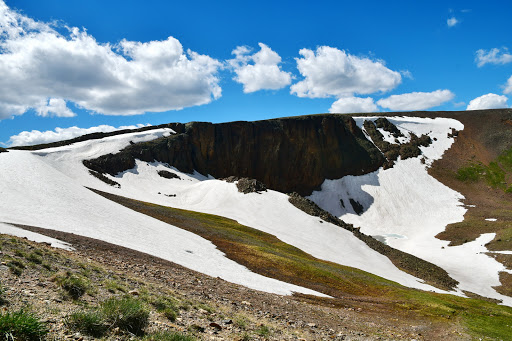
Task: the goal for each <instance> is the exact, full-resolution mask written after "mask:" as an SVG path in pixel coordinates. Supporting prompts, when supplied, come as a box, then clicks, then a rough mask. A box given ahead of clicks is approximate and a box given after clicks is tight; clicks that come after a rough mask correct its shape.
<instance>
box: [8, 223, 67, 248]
mask: <svg viewBox="0 0 512 341" xmlns="http://www.w3.org/2000/svg"><path fill="white" fill-rule="evenodd" d="M0 233H3V234H8V235H10V236H16V237H20V238H27V239H28V240H31V241H33V242H37V243H46V244H50V246H52V247H54V248H58V249H64V250H68V251H73V250H75V248H74V247H73V246H72V245H71V244H69V243H66V242H64V241H62V240H59V239H55V238H50V237H47V236H44V235H42V234H39V233H35V232H32V231H27V230H24V229H22V228H19V227H16V226H13V225H11V224H6V223H0Z"/></svg>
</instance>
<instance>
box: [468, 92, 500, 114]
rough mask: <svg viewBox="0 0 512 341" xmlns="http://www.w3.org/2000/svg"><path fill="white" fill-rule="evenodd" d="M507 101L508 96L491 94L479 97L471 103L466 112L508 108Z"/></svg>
mask: <svg viewBox="0 0 512 341" xmlns="http://www.w3.org/2000/svg"><path fill="white" fill-rule="evenodd" d="M507 100H508V98H507V97H506V96H500V95H496V94H492V93H491V94H487V95H483V96H480V97H477V98H475V99H474V100H472V101H471V102H469V105H468V107H467V108H466V110H479V109H500V108H508V106H507Z"/></svg>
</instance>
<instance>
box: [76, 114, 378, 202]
mask: <svg viewBox="0 0 512 341" xmlns="http://www.w3.org/2000/svg"><path fill="white" fill-rule="evenodd" d="M169 126H170V127H171V128H173V129H174V130H175V131H176V134H175V135H171V136H169V137H163V138H160V139H157V140H154V141H150V142H146V143H140V144H134V145H130V146H128V147H127V148H125V149H124V150H122V151H121V152H119V153H117V154H114V155H113V154H108V155H104V156H101V157H99V158H97V159H94V160H86V161H84V164H85V165H86V166H87V167H89V168H90V169H92V170H95V171H97V172H100V173H109V174H111V175H115V174H117V173H119V172H122V171H125V170H127V169H131V168H133V167H134V166H135V159H140V160H142V161H147V162H151V161H160V162H164V163H168V164H169V165H171V166H174V167H176V168H177V169H179V170H180V171H183V172H187V173H192V172H193V171H194V170H196V171H198V172H199V173H202V174H205V175H206V174H211V175H212V176H214V177H215V178H225V177H228V176H237V177H247V178H252V179H257V180H259V181H261V182H262V183H264V184H265V185H266V186H267V187H268V188H271V189H275V190H278V191H281V192H285V193H288V192H294V191H295V192H298V193H299V194H301V195H309V194H310V193H311V192H312V191H313V190H314V189H317V188H319V186H320V185H321V184H322V182H323V181H324V180H325V179H337V178H341V177H343V176H345V175H360V174H365V173H368V172H371V171H374V170H376V169H378V168H379V167H380V166H381V165H382V164H383V163H384V161H385V160H384V157H383V156H382V153H380V152H379V150H378V149H377V148H376V147H375V146H374V145H373V144H372V143H370V142H369V141H368V140H367V139H366V138H365V136H364V135H363V133H362V131H361V129H359V127H357V125H356V123H355V121H354V120H353V119H352V118H351V117H347V116H341V115H331V114H325V115H313V116H302V117H292V118H282V119H273V120H265V121H256V122H230V123H221V124H212V123H205V122H192V123H187V124H185V125H184V124H181V123H175V124H170V125H169Z"/></svg>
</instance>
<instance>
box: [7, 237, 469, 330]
mask: <svg viewBox="0 0 512 341" xmlns="http://www.w3.org/2000/svg"><path fill="white" fill-rule="evenodd" d="M46 234H48V235H52V236H54V237H59V238H60V239H61V240H65V241H67V242H71V243H72V244H73V246H74V247H75V248H76V250H75V251H63V250H57V249H53V248H51V247H49V246H47V245H44V244H37V243H33V242H29V241H26V240H24V239H20V238H15V237H10V236H5V235H0V245H1V250H0V251H1V254H0V256H1V261H2V264H1V265H0V279H1V285H2V287H3V293H2V294H1V295H2V299H3V300H4V301H5V302H4V303H5V304H3V306H2V307H1V309H2V311H3V313H5V312H8V311H16V310H17V309H19V308H22V307H25V309H28V310H30V311H32V312H34V313H35V314H36V316H38V318H40V319H41V320H43V321H44V322H45V323H46V324H47V326H48V327H49V329H50V333H49V334H48V337H47V339H49V340H73V339H74V340H91V339H94V338H93V337H90V336H87V335H86V334H85V333H81V332H78V331H76V330H74V329H73V328H72V327H71V326H69V324H66V323H65V322H66V320H67V319H68V320H69V316H70V314H72V313H73V312H76V311H86V310H90V309H94V307H97V306H98V305H101V302H104V301H105V300H107V299H108V298H110V297H122V296H124V295H130V296H132V297H135V298H137V299H140V300H142V301H143V302H144V304H146V306H147V307H148V308H149V309H150V311H151V312H150V316H149V325H148V327H147V328H146V329H145V332H146V335H151V334H152V333H154V332H155V331H161V330H172V331H178V332H182V333H184V334H187V335H190V336H192V337H194V338H197V339H202V340H398V339H405V340H414V339H416V340H423V339H427V340H431V339H444V340H448V339H461V338H462V339H464V338H465V337H464V335H463V334H462V331H461V330H457V329H454V328H452V329H444V327H445V326H441V325H436V324H435V323H432V322H426V321H416V322H414V321H411V320H410V319H404V320H402V319H400V318H397V316H393V315H388V314H385V313H383V312H381V311H379V310H378V308H376V309H375V311H373V310H372V304H371V303H370V302H357V300H352V301H351V300H346V301H343V300H330V299H325V300H318V299H316V298H312V297H306V296H293V297H291V296H278V295H272V294H267V293H262V292H258V291H254V290H251V289H247V288H244V287H241V286H238V285H234V284H231V283H228V282H226V281H223V280H221V279H219V278H211V277H208V276H205V275H202V274H200V273H197V272H194V271H191V270H188V269H186V268H183V267H181V266H179V265H176V264H173V263H171V262H167V261H164V260H161V259H158V258H154V257H151V256H149V255H146V254H143V253H138V252H134V251H131V250H128V249H124V248H121V247H117V246H114V245H111V244H108V243H104V242H101V241H98V240H93V239H89V238H84V237H79V236H75V235H69V234H64V233H61V232H56V231H47V233H46ZM37 256H39V257H37ZM18 263H21V264H23V266H24V268H22V269H21V270H22V271H20V273H19V275H17V274H15V272H16V269H14V268H15V267H16V266H13V264H18ZM66 274H67V275H69V274H73V275H76V276H79V277H81V278H83V279H84V280H85V281H86V282H87V283H88V289H87V290H86V293H85V294H84V295H83V296H81V297H80V298H78V299H71V298H70V297H69V293H67V292H66V291H65V290H64V289H63V288H62V284H59V283H61V282H60V281H59V279H62V278H63V276H64V277H65V276H66ZM163 299H170V300H171V299H172V301H173V302H175V304H176V306H177V307H178V315H177V316H176V319H174V318H171V319H169V318H168V317H166V316H167V315H166V313H165V312H158V309H157V308H156V307H157V305H156V304H155V302H158V301H162V300H163ZM103 339H105V340H127V339H133V340H136V339H143V338H142V336H141V337H136V336H134V335H131V334H130V333H125V332H123V331H122V330H118V329H113V330H110V331H109V332H108V333H107V335H106V336H104V337H103Z"/></svg>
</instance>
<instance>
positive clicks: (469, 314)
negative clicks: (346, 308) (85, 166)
mask: <svg viewBox="0 0 512 341" xmlns="http://www.w3.org/2000/svg"><path fill="white" fill-rule="evenodd" d="M100 194H102V195H104V196H105V197H107V198H109V199H111V200H114V201H116V202H118V203H120V204H122V205H124V206H127V207H129V208H131V209H134V210H136V211H138V212H141V213H144V214H147V215H150V216H152V217H154V218H156V219H159V220H162V221H164V222H167V223H170V224H173V225H175V226H178V227H181V228H183V229H186V230H189V231H191V232H194V233H196V234H198V235H200V236H202V237H204V238H206V239H208V240H210V241H212V242H213V243H214V244H215V245H216V246H217V247H218V248H219V249H220V250H221V251H223V252H225V253H226V255H227V256H228V257H229V258H231V259H233V260H235V261H237V262H239V263H241V264H243V265H245V266H247V267H248V268H249V269H251V270H252V271H255V272H258V273H261V274H264V275H266V276H269V277H273V278H277V279H281V280H285V281H289V282H291V283H294V284H298V285H302V286H305V287H309V288H311V289H315V290H318V291H321V292H324V293H327V294H329V295H332V296H334V297H337V298H341V299H345V300H347V301H349V300H354V301H362V302H366V303H367V305H368V306H369V307H371V309H375V310H376V311H379V312H380V313H382V314H393V315H396V316H397V317H400V316H402V317H403V316H406V315H407V316H408V318H410V317H411V316H417V318H419V319H433V320H436V321H444V322H445V323H450V324H451V323H460V324H462V325H463V326H464V327H465V328H467V330H468V331H469V332H470V333H472V334H474V335H476V336H480V337H490V338H504V339H507V338H509V337H510V336H511V335H512V329H511V325H512V324H511V323H510V321H512V308H510V307H503V306H499V305H497V304H495V303H492V302H488V301H484V300H481V299H464V298H460V297H456V296H452V295H440V294H435V293H430V292H423V291H419V290H414V289H409V288H405V287H403V286H400V285H398V284H396V283H394V282H390V281H387V280H385V279H383V278H380V277H377V276H374V275H371V274H368V273H366V272H363V271H360V270H357V269H353V268H349V267H345V266H341V265H337V264H334V263H330V262H326V261H322V260H319V259H316V258H314V257H312V256H311V255H309V254H306V253H304V252H302V251H300V250H299V249H297V248H295V247H292V246H290V245H288V244H285V243H283V242H281V241H280V240H279V239H277V238H275V237H274V236H272V235H269V234H267V233H264V232H261V231H258V230H255V229H252V228H250V227H247V226H243V225H240V224H238V223H237V222H235V221H233V220H231V219H227V218H223V217H220V216H215V215H211V214H204V213H197V212H192V211H187V210H180V209H175V208H170V207H165V206H159V205H155V204H150V203H145V202H141V201H136V200H133V199H128V198H124V197H119V196H115V195H112V194H106V193H100ZM324 303H327V302H324ZM327 304H328V303H327Z"/></svg>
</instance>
